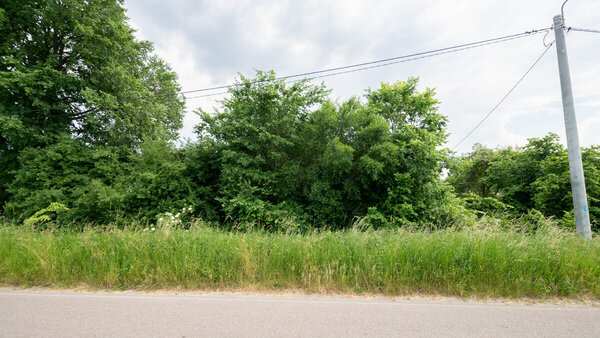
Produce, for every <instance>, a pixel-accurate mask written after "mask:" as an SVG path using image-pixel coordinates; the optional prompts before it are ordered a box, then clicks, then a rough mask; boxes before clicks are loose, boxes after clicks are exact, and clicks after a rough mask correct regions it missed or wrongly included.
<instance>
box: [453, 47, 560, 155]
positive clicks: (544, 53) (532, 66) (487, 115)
mask: <svg viewBox="0 0 600 338" xmlns="http://www.w3.org/2000/svg"><path fill="white" fill-rule="evenodd" d="M553 44H554V42H552V43H550V44H549V45H548V46H547V47H546V49H545V50H544V52H543V53H542V55H540V57H538V58H537V60H535V62H534V63H533V65H531V67H529V69H527V71H526V72H525V74H523V76H521V78H520V79H519V81H517V83H515V85H514V86H512V88H511V89H510V90H509V91H508V93H506V95H504V97H503V98H502V99H501V100H500V102H498V103H497V104H496V105H495V106H494V108H492V110H490V112H489V113H487V114H486V115H485V116H484V117H483V119H482V120H481V121H479V123H477V125H476V126H475V127H474V128H473V129H471V131H469V132H468V133H467V135H465V136H464V137H463V138H462V139H461V140H460V141H459V142H458V143H457V144H456V145H455V146H454V147H452V149H451V150H454V149H456V147H458V146H459V145H460V144H461V143H463V141H464V140H466V139H467V137H469V136H470V135H471V134H473V132H474V131H475V130H477V128H479V126H481V125H482V124H483V122H485V120H487V118H488V117H490V115H492V113H493V112H494V111H496V109H497V108H498V107H499V106H500V105H501V104H502V102H504V100H506V98H507V97H508V96H509V95H510V94H511V93H512V92H513V90H515V88H517V86H518V85H519V84H520V83H521V82H522V81H523V79H525V77H526V76H527V74H529V72H531V70H532V69H533V68H534V67H535V66H536V65H537V64H538V62H540V60H541V59H542V58H543V57H544V55H546V52H548V50H549V49H550V47H552V45H553Z"/></svg>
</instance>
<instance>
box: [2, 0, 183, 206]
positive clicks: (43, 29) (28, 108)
mask: <svg viewBox="0 0 600 338" xmlns="http://www.w3.org/2000/svg"><path fill="white" fill-rule="evenodd" d="M0 3H1V5H0V87H1V88H2V91H0V187H1V188H0V203H1V202H2V201H6V200H7V198H8V197H9V196H8V195H7V192H6V190H5V187H6V184H7V182H10V181H11V180H12V177H13V175H12V174H11V172H12V171H14V170H17V169H18V163H19V160H18V158H19V155H20V154H21V152H22V151H23V150H25V149H27V148H46V147H48V146H50V145H52V144H55V143H56V142H58V141H59V140H61V139H64V137H65V135H68V137H72V138H74V139H78V140H80V141H81V142H82V143H83V144H85V145H87V146H89V147H97V146H114V147H118V148H119V149H121V150H124V149H135V148H136V147H138V146H139V144H141V143H142V141H143V140H144V139H145V138H160V139H173V138H174V137H176V135H177V131H178V129H179V128H180V127H181V125H182V112H183V101H182V100H181V99H180V98H179V96H178V92H179V91H180V88H179V85H178V83H177V76H176V74H175V73H174V72H173V71H171V69H170V68H169V67H168V66H167V65H166V64H165V63H164V62H163V61H162V60H160V59H159V58H158V57H156V56H154V55H152V44H151V43H149V42H147V41H137V40H136V39H135V37H134V34H133V33H134V31H133V29H132V28H131V27H130V26H129V25H128V23H127V17H126V16H125V10H124V9H123V7H122V1H116V0H89V1H77V0H32V1H6V0H2V1H0Z"/></svg>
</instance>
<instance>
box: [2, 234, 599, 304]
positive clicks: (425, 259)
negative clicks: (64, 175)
mask: <svg viewBox="0 0 600 338" xmlns="http://www.w3.org/2000/svg"><path fill="white" fill-rule="evenodd" d="M0 283H5V284H10V285H24V286H52V287H78V286H87V287H93V288H118V289H123V288H133V289H163V288H176V289H244V290H257V291H265V290H273V289H301V290H305V291H307V292H358V293H361V292H368V293H382V294H388V295H399V294H414V293H420V294H442V295H459V296H481V297H488V296H489V297H498V296H501V297H555V296H558V297H583V298H596V299H598V298H600V241H599V240H598V238H597V237H596V238H595V239H593V240H591V241H582V240H580V239H578V238H577V237H576V235H574V234H572V233H569V232H565V231H560V230H557V229H555V228H548V229H546V230H544V229H542V230H539V231H537V232H536V233H535V234H529V235H528V234H523V233H518V232H514V231H507V230H501V229H499V228H497V227H491V228H490V227H489V226H486V227H483V226H482V227H475V228H469V229H462V230H457V229H453V230H440V231H433V232H424V231H408V230H382V231H358V230H349V231H343V232H330V231H324V232H313V233H309V234H276V233H266V232H261V231H250V232H245V233H242V232H232V231H225V230H218V229H214V228H210V227H205V226H194V227H192V228H191V229H189V230H184V229H180V228H169V227H165V228H163V229H159V230H156V231H151V230H147V231H143V230H140V229H116V228H114V229H104V230H97V229H87V230H84V231H82V232H81V231H78V232H75V231H68V230H55V231H50V230H48V231H34V230H30V229H25V228H23V227H15V226H10V225H9V226H7V225H5V226H3V227H1V228H0Z"/></svg>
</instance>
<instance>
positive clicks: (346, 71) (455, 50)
mask: <svg viewBox="0 0 600 338" xmlns="http://www.w3.org/2000/svg"><path fill="white" fill-rule="evenodd" d="M540 32H541V31H540ZM536 34H537V33H536ZM524 36H526V35H522V36H513V37H509V38H505V39H503V40H493V41H490V42H485V43H481V44H478V45H472V44H468V46H466V47H462V48H457V49H448V50H446V49H444V51H441V52H437V53H433V54H425V53H419V54H423V55H421V56H417V57H412V58H407V59H401V60H396V61H392V62H386V63H381V64H375V65H372V66H368V67H361V68H356V69H348V70H344V71H340V72H334V73H328V74H322V75H317V76H313V77H310V78H307V80H309V81H310V80H314V79H318V78H324V77H329V76H336V75H341V74H348V73H354V72H359V71H363V70H368V69H373V68H379V67H385V66H390V65H394V64H398V63H404V62H410V61H415V60H420V59H426V58H430V57H434V56H438V55H444V54H450V53H454V52H459V51H463V50H467V49H473V48H477V47H482V46H486V45H491V44H496V43H501V42H506V41H510V40H515V39H519V38H522V37H524ZM371 64H372V63H371ZM350 67H353V66H348V68H350ZM343 68H346V67H338V68H337V69H343ZM286 78H289V77H279V78H276V79H274V80H282V79H286ZM302 80H303V79H301V80H293V81H286V83H294V82H299V81H302ZM266 81H272V80H265V81H253V82H250V83H251V84H252V83H260V82H266ZM236 86H239V85H229V87H228V88H232V87H236ZM228 93H229V92H219V93H215V94H208V95H200V96H192V97H186V99H187V100H190V99H196V98H202V97H208V96H216V95H224V94H228Z"/></svg>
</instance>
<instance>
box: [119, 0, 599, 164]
mask: <svg viewBox="0 0 600 338" xmlns="http://www.w3.org/2000/svg"><path fill="white" fill-rule="evenodd" d="M562 3H563V0H486V1H477V0H435V1H434V0H414V1H413V0H403V1H398V0H395V1H375V0H371V1H368V0H366V1H362V0H360V1H359V0H356V1H312V0H308V1H301V0H296V1H285V0H263V1H260V0H254V1H253V0H248V1H227V0H218V1H215V0H211V1H198V0H170V1H165V0H160V1H159V0H126V2H125V7H126V8H127V10H128V11H127V14H128V16H129V18H130V24H131V25H132V26H133V27H134V28H135V29H136V30H137V33H136V34H137V36H138V38H140V39H145V40H150V41H152V42H153V43H154V46H155V48H156V53H157V54H158V55H159V56H160V57H162V58H163V59H164V60H166V61H167V62H168V63H169V64H170V65H171V67H172V68H173V69H174V70H175V71H176V72H177V73H178V74H179V79H180V83H181V85H182V87H183V90H195V89H200V88H206V87H212V86H219V85H225V84H230V83H232V82H233V81H234V80H235V78H236V77H237V73H238V72H239V73H242V74H244V75H245V76H249V77H253V76H254V69H261V70H271V69H272V70H275V72H276V73H277V75H278V76H283V75H291V74H296V73H303V72H308V71H313V70H320V69H324V68H330V67H337V66H344V65H350V64H355V63H361V62H367V61H372V60H377V59H384V58H389V57H395V56H400V55H405V54H411V53H416V52H422V51H428V50H431V49H437V48H443V47H448V46H453V45H458V44H463V43H469V42H474V41H478V40H483V39H489V38H496V37H500V36H505V35H509V34H515V33H521V32H524V31H529V30H532V29H539V28H548V27H550V26H551V25H552V18H553V16H554V15H556V14H559V13H560V6H561V4H562ZM565 18H566V25H567V26H572V27H577V28H588V29H596V30H600V1H598V0H570V1H569V2H568V3H567V4H566V6H565ZM543 37H544V35H543V34H541V35H535V36H531V37H526V38H523V39H518V40H513V41H509V42H504V43H501V44H495V45H490V46H484V47H481V48H476V49H471V50H466V51H461V52H457V53H453V54H448V55H442V56H436V57H433V58H428V59H423V60H418V61H414V62H408V63H400V64H396V65H391V66H387V67H381V68H377V69H372V70H366V71H362V72H355V73H351V74H345V75H339V76H335V77H330V78H324V79H321V80H319V81H324V82H325V84H326V86H327V87H328V88H330V89H332V94H331V98H332V99H334V100H339V101H342V100H345V99H347V98H349V97H351V96H360V95H363V94H364V93H365V89H367V88H378V87H379V86H380V83H381V82H396V81H403V80H406V79H407V78H408V77H410V76H417V77H419V78H420V89H421V90H423V89H425V88H426V87H430V88H435V89H436V92H437V98H438V100H439V101H440V106H439V108H440V112H441V113H443V114H444V115H446V116H447V117H448V119H449V124H448V132H449V133H450V137H449V139H448V144H447V146H448V147H450V148H452V147H454V146H455V145H456V143H458V141H459V140H460V139H461V138H462V137H463V136H464V135H465V134H466V133H467V132H469V131H470V130H471V129H472V128H473V127H474V126H475V125H476V124H477V123H478V122H479V121H480V120H481V119H482V118H483V117H484V116H485V115H486V114H487V113H488V112H489V111H490V110H491V109H492V108H493V107H494V106H495V105H496V104H497V103H498V101H499V100H500V99H501V98H502V97H503V96H504V95H505V94H506V93H507V92H508V90H509V89H510V88H511V87H512V86H513V85H514V84H515V83H516V82H517V81H518V80H519V78H520V77H521V76H522V75H523V74H524V73H525V71H526V70H527V69H528V68H529V67H530V66H531V65H532V64H533V63H534V61H535V60H536V59H537V58H538V57H539V56H540V55H541V53H542V52H543V51H544V49H545V48H544V45H543ZM553 40H554V32H551V33H550V34H549V35H548V36H547V37H546V42H551V41H553ZM567 47H568V56H569V61H570V66H571V77H572V82H573V90H574V94H575V105H576V112H577V118H578V124H579V136H580V142H581V144H582V146H589V145H592V144H600V34H595V33H585V32H570V33H569V34H568V36H567ZM222 97H223V96H220V97H216V98H200V99H191V100H188V101H187V110H188V113H187V114H186V117H185V120H184V123H185V127H184V128H183V130H182V136H184V137H193V132H192V129H193V126H194V125H195V124H196V123H197V122H198V119H197V117H196V116H195V115H194V114H193V113H191V111H192V110H194V109H196V108H198V107H200V108H202V109H203V110H205V111H207V112H212V111H213V110H214V108H218V107H219V103H218V102H217V101H216V100H218V99H219V98H222ZM548 132H555V133H557V134H559V135H560V137H561V141H562V142H563V143H564V142H565V132H564V121H563V115H562V104H561V96H560V85H559V78H558V66H557V61H556V49H555V48H554V47H552V49H551V50H550V51H549V52H548V53H547V54H546V55H545V56H544V58H543V59H542V60H541V61H540V63H538V65H537V66H536V67H535V68H534V69H533V70H532V72H531V73H530V74H529V75H528V76H527V77H526V78H525V80H524V81H523V82H522V83H521V84H520V85H519V87H518V88H517V89H516V90H515V91H514V92H513V93H512V94H511V95H510V97H509V98H508V99H507V100H506V101H505V102H504V103H503V104H502V105H501V106H500V107H499V108H498V109H497V110H496V112H495V113H494V114H493V115H491V117H490V118H489V119H488V120H487V121H486V122H485V123H484V124H483V125H482V126H481V127H480V128H479V129H477V131H475V132H474V133H473V134H472V135H471V136H470V137H469V138H468V139H467V140H465V142H464V143H462V144H461V145H460V146H459V147H458V148H456V150H457V151H459V152H468V151H470V149H471V147H472V145H473V144H474V143H483V144H486V145H488V146H491V147H496V146H498V145H522V144H524V143H525V142H526V140H527V138H530V137H541V136H544V135H545V134H547V133H548Z"/></svg>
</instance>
